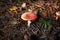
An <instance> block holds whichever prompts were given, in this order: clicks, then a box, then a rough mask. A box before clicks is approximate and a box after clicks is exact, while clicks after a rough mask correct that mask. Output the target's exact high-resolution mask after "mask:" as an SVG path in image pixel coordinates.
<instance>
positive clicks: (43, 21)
mask: <svg viewBox="0 0 60 40" xmlns="http://www.w3.org/2000/svg"><path fill="white" fill-rule="evenodd" d="M40 26H41V27H42V28H46V27H49V26H51V22H50V21H49V20H47V19H42V20H41V21H40Z"/></svg>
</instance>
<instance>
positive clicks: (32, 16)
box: [21, 12, 37, 21]
mask: <svg viewBox="0 0 60 40" xmlns="http://www.w3.org/2000/svg"><path fill="white" fill-rule="evenodd" d="M21 18H22V19H23V20H25V21H28V20H35V19H36V18H37V15H36V14H35V13H34V12H26V13H24V14H22V15H21Z"/></svg>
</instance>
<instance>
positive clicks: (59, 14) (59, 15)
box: [56, 11, 60, 20]
mask: <svg viewBox="0 0 60 40" xmlns="http://www.w3.org/2000/svg"><path fill="white" fill-rule="evenodd" d="M59 17H60V11H58V12H56V20H57V19H58V18H59Z"/></svg>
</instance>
